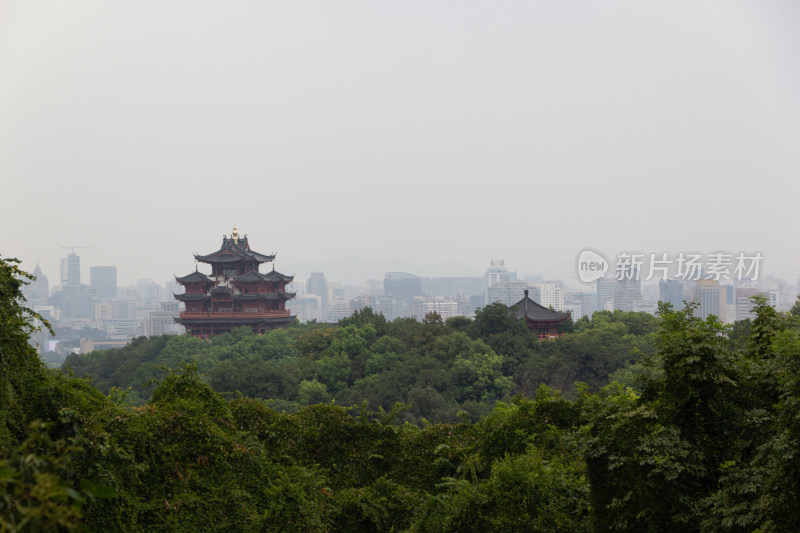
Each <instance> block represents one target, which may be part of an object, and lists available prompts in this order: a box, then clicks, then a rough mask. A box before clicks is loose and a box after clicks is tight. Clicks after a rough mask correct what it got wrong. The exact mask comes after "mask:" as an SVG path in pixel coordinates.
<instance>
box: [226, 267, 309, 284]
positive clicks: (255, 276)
mask: <svg viewBox="0 0 800 533" xmlns="http://www.w3.org/2000/svg"><path fill="white" fill-rule="evenodd" d="M293 279H294V276H287V275H285V274H281V273H280V272H277V271H275V270H273V271H271V272H267V273H266V274H261V273H259V272H256V271H255V270H251V271H250V272H247V273H246V274H242V275H241V276H236V277H235V278H233V280H234V281H240V282H243V283H253V282H256V281H285V282H287V283H288V282H290V281H292V280H293Z"/></svg>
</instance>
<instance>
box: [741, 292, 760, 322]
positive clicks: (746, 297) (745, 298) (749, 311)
mask: <svg viewBox="0 0 800 533" xmlns="http://www.w3.org/2000/svg"><path fill="white" fill-rule="evenodd" d="M735 294H736V320H744V319H746V318H749V319H751V320H752V319H754V318H755V317H756V314H755V313H754V312H753V300H752V299H751V298H752V297H753V296H758V295H760V294H761V295H763V294H762V292H761V291H760V290H758V289H756V288H755V287H737V288H736V289H735Z"/></svg>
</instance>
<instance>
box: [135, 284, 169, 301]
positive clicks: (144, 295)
mask: <svg viewBox="0 0 800 533" xmlns="http://www.w3.org/2000/svg"><path fill="white" fill-rule="evenodd" d="M163 296H164V295H163V289H162V288H161V285H159V284H158V283H156V282H155V281H153V280H152V279H140V280H139V281H137V282H136V299H137V300H138V301H139V302H141V303H149V304H156V305H158V304H160V303H161V301H162V300H164V297H163Z"/></svg>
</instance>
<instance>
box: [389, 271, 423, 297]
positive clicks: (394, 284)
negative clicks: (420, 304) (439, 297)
mask: <svg viewBox="0 0 800 533" xmlns="http://www.w3.org/2000/svg"><path fill="white" fill-rule="evenodd" d="M383 293H384V296H386V297H388V298H393V299H396V300H403V301H405V302H407V303H409V304H410V303H411V302H413V301H414V297H416V296H422V280H421V279H420V278H419V276H415V275H414V274H408V273H406V272H387V273H386V276H385V277H384V279H383Z"/></svg>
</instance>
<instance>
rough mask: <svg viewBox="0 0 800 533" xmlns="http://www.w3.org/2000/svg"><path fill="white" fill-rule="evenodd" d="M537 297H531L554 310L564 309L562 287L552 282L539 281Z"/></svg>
mask: <svg viewBox="0 0 800 533" xmlns="http://www.w3.org/2000/svg"><path fill="white" fill-rule="evenodd" d="M538 288H539V299H538V300H537V299H536V298H533V300H534V301H535V302H538V303H539V304H540V305H543V306H544V307H547V308H548V309H554V310H556V311H563V310H564V289H562V288H561V287H558V286H556V285H555V284H554V283H540V284H539V285H538Z"/></svg>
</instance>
